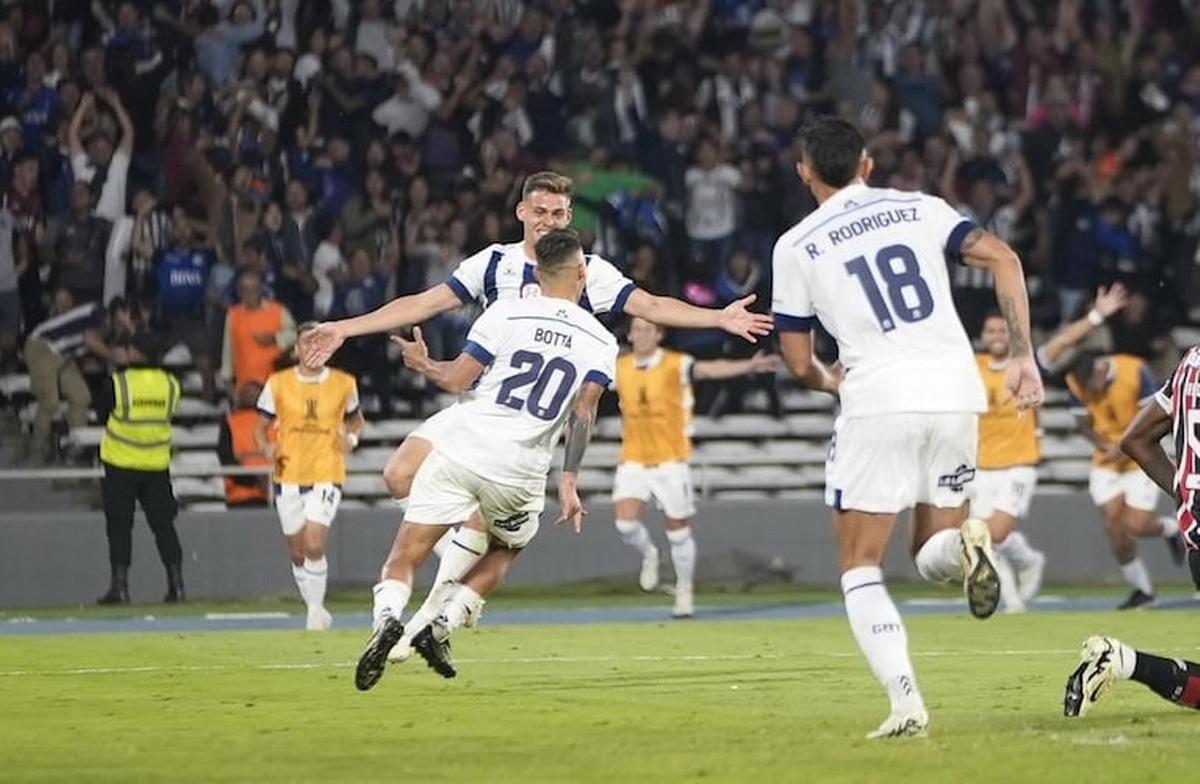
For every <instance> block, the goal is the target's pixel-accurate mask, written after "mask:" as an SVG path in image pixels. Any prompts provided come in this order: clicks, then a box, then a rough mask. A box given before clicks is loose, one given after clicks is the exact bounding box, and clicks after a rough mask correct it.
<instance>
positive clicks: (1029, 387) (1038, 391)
mask: <svg viewBox="0 0 1200 784" xmlns="http://www.w3.org/2000/svg"><path fill="white" fill-rule="evenodd" d="M961 252H962V258H963V262H964V263H966V264H969V265H971V266H973V267H982V268H984V269H986V270H988V271H989V272H991V273H992V276H993V278H995V281H996V301H997V302H998V303H999V304H1000V313H1001V314H1003V316H1004V320H1005V321H1006V322H1007V323H1008V333H1009V335H1010V341H1011V346H1012V358H1013V361H1012V363H1011V364H1010V365H1009V367H1008V371H1007V374H1006V375H1007V377H1006V385H1007V386H1008V390H1009V392H1010V393H1012V395H1013V396H1014V397H1015V398H1016V399H1017V407H1018V408H1019V409H1021V410H1026V409H1030V408H1034V407H1036V406H1040V405H1041V404H1042V401H1043V400H1044V399H1045V397H1046V390H1045V389H1044V388H1043V387H1042V375H1041V373H1040V372H1039V371H1038V367H1037V360H1036V359H1034V356H1033V340H1032V339H1031V338H1030V329H1029V294H1028V292H1027V291H1026V290H1025V273H1024V271H1023V270H1022V269H1021V259H1020V258H1019V257H1018V256H1017V254H1016V251H1014V250H1013V249H1012V248H1011V247H1009V245H1008V243H1006V242H1005V241H1004V240H1002V239H1000V238H999V237H997V236H996V235H995V234H992V233H991V232H990V231H985V230H984V229H981V228H979V227H975V228H973V229H971V231H970V232H969V233H968V234H967V236H966V237H965V238H964V239H963V242H962V246H961Z"/></svg>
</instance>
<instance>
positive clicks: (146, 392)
mask: <svg viewBox="0 0 1200 784" xmlns="http://www.w3.org/2000/svg"><path fill="white" fill-rule="evenodd" d="M161 357H162V344H161V342H160V341H159V339H158V337H157V336H155V335H153V334H151V333H148V332H141V333H138V334H136V335H134V336H133V338H132V339H131V340H130V345H129V349H128V358H129V366H128V367H127V368H125V369H124V370H121V371H118V372H116V373H114V374H113V376H112V384H111V387H109V388H107V389H106V390H105V394H107V395H112V398H113V399H112V401H111V404H112V408H111V411H112V413H111V414H109V417H108V422H107V424H106V425H105V427H104V438H103V439H102V440H101V442H100V461H101V462H102V463H103V464H104V481H103V487H104V518H105V523H106V526H107V533H108V560H109V563H110V564H111V565H112V584H111V585H110V587H109V589H108V593H106V594H104V595H103V596H101V597H100V604H128V603H129V562H130V555H131V553H132V549H133V511H134V503H135V502H140V503H141V505H142V511H143V512H145V514H146V520H147V521H148V522H149V523H150V530H151V531H152V532H153V533H154V542H155V544H156V545H158V554H159V557H160V558H162V562H163V566H165V567H166V569H167V595H166V597H165V599H164V601H167V602H178V601H183V599H184V595H183V549H182V548H181V547H180V545H179V535H178V534H177V533H176V532H175V512H176V509H177V507H176V504H175V495H174V493H173V492H172V490H171V474H170V465H171V416H172V415H173V414H174V413H175V410H176V409H177V408H178V407H179V398H180V393H181V388H180V385H179V380H178V379H177V378H175V376H173V375H171V374H170V373H168V372H167V371H166V370H163V369H162V367H160V366H159V362H160V360H161ZM106 402H107V401H106Z"/></svg>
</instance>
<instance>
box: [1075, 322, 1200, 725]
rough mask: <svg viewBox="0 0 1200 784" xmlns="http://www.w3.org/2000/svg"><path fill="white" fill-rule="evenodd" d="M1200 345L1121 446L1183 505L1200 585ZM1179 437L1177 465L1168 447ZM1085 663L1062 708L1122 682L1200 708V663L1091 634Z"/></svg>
mask: <svg viewBox="0 0 1200 784" xmlns="http://www.w3.org/2000/svg"><path fill="white" fill-rule="evenodd" d="M1197 417H1200V347H1195V346H1194V347H1192V348H1191V349H1189V350H1188V352H1187V353H1186V354H1184V356H1183V359H1182V360H1180V362H1179V365H1178V367H1176V368H1175V372H1174V373H1172V374H1171V378H1170V379H1169V380H1168V381H1167V383H1166V384H1164V385H1163V386H1162V388H1161V389H1159V390H1158V392H1157V394H1155V396H1154V400H1153V401H1152V402H1150V403H1147V404H1146V405H1145V406H1143V407H1142V409H1141V411H1139V412H1138V414H1137V416H1136V417H1135V418H1134V420H1133V422H1132V423H1130V425H1129V428H1128V429H1127V430H1126V431H1125V434H1124V436H1123V437H1122V438H1121V449H1122V450H1123V451H1124V452H1125V454H1127V455H1129V457H1131V458H1133V460H1134V461H1136V462H1137V464H1138V465H1139V466H1141V468H1142V470H1143V471H1145V472H1146V475H1147V476H1149V477H1150V478H1151V479H1152V480H1154V483H1155V484H1156V485H1158V486H1159V487H1160V488H1162V490H1163V492H1165V493H1167V494H1168V495H1170V496H1171V497H1172V498H1173V499H1175V502H1176V504H1177V510H1178V511H1177V520H1178V524H1179V528H1180V531H1181V532H1182V534H1183V541H1184V543H1185V544H1186V546H1187V553H1188V565H1189V566H1190V567H1191V572H1192V580H1193V582H1195V583H1196V584H1197V585H1200V525H1197V518H1198V517H1200V441H1198V439H1197V433H1196V427H1195V426H1196V422H1197ZM1168 433H1170V434H1171V435H1172V440H1173V441H1174V442H1175V463H1174V464H1172V463H1171V459H1170V458H1169V457H1167V453H1166V452H1165V451H1163V448H1162V438H1163V436H1165V435H1167V434H1168ZM1081 658H1082V661H1081V663H1080V665H1079V667H1077V668H1076V669H1075V671H1074V672H1073V673H1071V677H1070V678H1068V679H1067V693H1066V696H1065V698H1064V700H1063V713H1064V714H1065V715H1067V716H1083V715H1084V714H1086V713H1087V712H1088V711H1089V710H1091V707H1092V705H1094V704H1095V703H1096V702H1098V701H1099V700H1100V698H1101V697H1103V696H1104V695H1105V694H1106V693H1107V692H1108V690H1109V688H1111V686H1112V684H1113V683H1114V682H1115V681H1119V680H1133V681H1137V682H1138V683H1143V684H1145V685H1146V686H1147V687H1148V688H1149V689H1150V690H1151V691H1153V692H1154V693H1155V694H1157V695H1159V696H1160V697H1162V698H1164V699H1167V700H1170V701H1171V702H1174V703H1176V704H1178V705H1183V706H1186V707H1189V708H1200V664H1198V663H1196V662H1191V661H1184V660H1182V659H1167V658H1164V657H1162V656H1156V655H1154V654H1151V653H1146V652H1144V651H1139V650H1135V649H1134V648H1131V647H1130V646H1128V645H1125V644H1124V643H1122V642H1121V641H1120V640H1117V639H1115V638H1112V637H1089V638H1088V639H1087V641H1086V642H1084V644H1083V656H1082V657H1081Z"/></svg>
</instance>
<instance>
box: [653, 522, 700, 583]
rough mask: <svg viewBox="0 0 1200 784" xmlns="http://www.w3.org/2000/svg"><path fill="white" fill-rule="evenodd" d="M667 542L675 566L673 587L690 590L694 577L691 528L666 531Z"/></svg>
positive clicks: (694, 547) (694, 566) (694, 563)
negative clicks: (668, 542)
mask: <svg viewBox="0 0 1200 784" xmlns="http://www.w3.org/2000/svg"><path fill="white" fill-rule="evenodd" d="M642 530H643V531H644V530H645V526H642ZM667 540H668V541H670V543H671V563H673V564H674V565H675V585H676V587H677V588H678V587H683V586H686V587H687V588H689V589H690V588H691V587H692V584H693V580H694V578H695V575H696V540H695V539H694V538H693V537H692V527H691V526H690V525H685V526H684V527H683V528H676V529H673V530H668V531H667Z"/></svg>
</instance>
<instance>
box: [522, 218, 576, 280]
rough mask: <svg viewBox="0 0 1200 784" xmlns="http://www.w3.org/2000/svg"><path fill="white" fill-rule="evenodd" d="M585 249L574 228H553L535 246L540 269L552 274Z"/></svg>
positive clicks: (534, 251)
mask: <svg viewBox="0 0 1200 784" xmlns="http://www.w3.org/2000/svg"><path fill="white" fill-rule="evenodd" d="M582 251H583V245H582V244H581V243H580V242H579V235H578V234H577V233H576V232H575V230H574V229H553V230H551V231H549V232H547V233H546V234H545V236H543V237H542V238H541V239H540V240H538V241H537V244H536V245H534V246H533V255H535V256H537V265H538V269H539V270H541V271H542V272H546V273H549V274H551V275H553V274H556V273H557V272H559V271H560V270H562V269H563V268H564V267H565V266H567V264H568V263H570V262H571V261H573V260H574V259H575V258H576V256H577V255H578V254H579V253H581V252H582Z"/></svg>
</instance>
